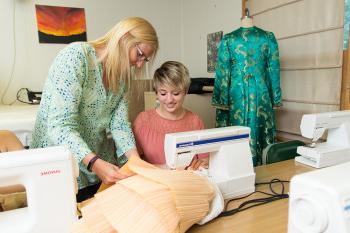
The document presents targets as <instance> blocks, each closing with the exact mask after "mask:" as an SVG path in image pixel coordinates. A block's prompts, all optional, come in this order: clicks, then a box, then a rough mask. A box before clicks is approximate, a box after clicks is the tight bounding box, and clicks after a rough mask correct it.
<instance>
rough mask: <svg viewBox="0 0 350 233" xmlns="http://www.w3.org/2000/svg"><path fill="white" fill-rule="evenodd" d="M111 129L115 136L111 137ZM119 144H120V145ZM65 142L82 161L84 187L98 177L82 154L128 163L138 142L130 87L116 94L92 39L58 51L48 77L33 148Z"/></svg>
mask: <svg viewBox="0 0 350 233" xmlns="http://www.w3.org/2000/svg"><path fill="white" fill-rule="evenodd" d="M107 131H110V132H111V134H112V137H113V140H114V143H113V141H111V140H109V139H107ZM114 144H115V146H116V150H115V146H114ZM56 145H62V146H66V147H67V148H69V150H70V151H71V152H72V153H73V155H74V157H75V159H76V160H77V161H78V162H79V168H80V174H79V178H78V183H79V188H80V189H81V188H83V187H86V186H89V185H92V184H96V183H98V182H99V179H98V177H97V176H96V175H95V174H94V173H91V172H89V171H87V169H86V166H85V165H84V164H83V163H82V159H83V158H84V157H85V156H86V155H87V154H89V153H91V152H94V153H96V154H98V155H100V156H101V158H102V159H103V160H105V161H108V162H110V163H113V164H118V163H124V162H125V160H126V157H125V156H123V155H124V153H125V152H127V151H128V150H130V149H132V148H134V147H135V140H134V136H133V134H132V131H131V127H130V123H129V121H128V108H127V100H126V99H125V88H123V89H121V91H120V92H119V93H118V94H117V95H114V94H113V93H112V92H111V91H106V89H105V88H104V86H103V83H102V64H101V63H100V62H99V61H98V60H97V57H96V53H95V49H94V48H93V47H91V46H90V45H89V44H88V43H81V42H79V43H72V44H70V45H68V46H67V47H66V48H64V49H63V50H62V51H60V52H59V54H58V55H57V57H56V58H55V60H54V62H53V64H52V66H51V68H50V70H49V75H48V79H47V81H46V83H45V86H44V90H43V95H42V99H41V103H40V108H39V113H38V116H37V119H36V124H35V128H34V132H33V141H32V144H31V147H32V148H38V147H48V146H56Z"/></svg>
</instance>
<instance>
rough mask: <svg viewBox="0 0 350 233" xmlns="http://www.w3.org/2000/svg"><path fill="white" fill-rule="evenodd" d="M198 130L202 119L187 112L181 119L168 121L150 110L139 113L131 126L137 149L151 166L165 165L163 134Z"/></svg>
mask: <svg viewBox="0 0 350 233" xmlns="http://www.w3.org/2000/svg"><path fill="white" fill-rule="evenodd" d="M199 129H204V124H203V121H202V119H201V118H200V117H199V116H198V115H196V114H195V113H193V112H190V111H188V110H187V111H186V113H185V115H184V117H183V118H182V119H179V120H168V119H165V118H162V117H161V116H160V115H159V114H158V113H157V112H156V110H155V109H151V110H148V111H144V112H141V113H140V114H139V115H138V116H137V118H136V120H135V122H134V125H133V130H134V135H135V139H136V145H137V149H138V151H139V153H140V155H141V156H142V158H143V159H144V160H146V161H147V162H149V163H152V164H165V154H164V137H165V134H167V133H177V132H184V131H192V130H199ZM201 157H202V156H201Z"/></svg>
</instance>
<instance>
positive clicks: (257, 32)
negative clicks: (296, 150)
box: [212, 27, 282, 165]
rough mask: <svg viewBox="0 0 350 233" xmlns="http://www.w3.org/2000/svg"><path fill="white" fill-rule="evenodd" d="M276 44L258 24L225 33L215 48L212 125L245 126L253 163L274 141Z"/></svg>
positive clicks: (278, 93) (277, 81)
mask: <svg viewBox="0 0 350 233" xmlns="http://www.w3.org/2000/svg"><path fill="white" fill-rule="evenodd" d="M281 102H282V100H281V88H280V64H279V53H278V45H277V41H276V39H275V36H274V34H273V33H272V32H267V31H264V30H262V29H260V28H258V27H251V28H239V29H237V30H235V31H233V32H231V33H228V34H226V35H225V36H224V37H223V39H222V41H221V43H220V47H219V50H218V62H217V65H216V78H215V84H214V91H213V98H212V105H213V106H214V107H215V108H216V126H217V127H225V126H232V125H243V126H249V127H250V129H251V135H250V136H251V140H250V147H251V151H252V155H253V161H254V164H255V165H257V164H260V163H261V156H262V151H263V149H264V148H265V147H267V146H268V145H269V144H271V143H273V142H274V140H275V134H276V131H275V116H274V111H273V106H280V105H281Z"/></svg>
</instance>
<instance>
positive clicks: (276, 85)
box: [267, 32, 282, 106]
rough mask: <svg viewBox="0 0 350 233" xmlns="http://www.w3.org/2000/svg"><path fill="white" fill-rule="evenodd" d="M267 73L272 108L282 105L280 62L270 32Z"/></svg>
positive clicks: (274, 40)
mask: <svg viewBox="0 0 350 233" xmlns="http://www.w3.org/2000/svg"><path fill="white" fill-rule="evenodd" d="M268 43H269V52H268V64H267V65H268V73H269V77H270V85H271V87H270V89H271V94H272V96H271V98H272V103H273V105H274V106H280V105H281V104H282V96H281V87H280V61H279V52H278V44H277V41H276V38H275V36H274V34H273V33H272V32H268Z"/></svg>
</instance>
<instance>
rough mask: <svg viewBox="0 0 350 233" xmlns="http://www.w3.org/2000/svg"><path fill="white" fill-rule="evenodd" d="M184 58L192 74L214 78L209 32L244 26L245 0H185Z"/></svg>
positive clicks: (183, 7) (226, 30) (183, 19)
mask: <svg viewBox="0 0 350 233" xmlns="http://www.w3.org/2000/svg"><path fill="white" fill-rule="evenodd" d="M181 1H182V13H181V14H182V17H181V18H182V33H183V37H182V53H181V58H182V61H183V62H184V63H185V64H186V65H187V66H188V68H189V70H190V74H191V77H214V74H213V73H208V72H207V34H210V33H213V32H217V31H224V34H225V33H228V32H231V31H233V30H235V29H237V28H238V27H240V18H241V15H242V1H241V0H181Z"/></svg>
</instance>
